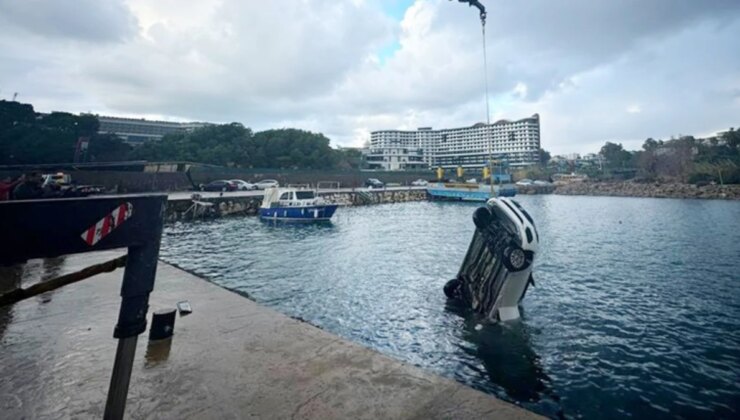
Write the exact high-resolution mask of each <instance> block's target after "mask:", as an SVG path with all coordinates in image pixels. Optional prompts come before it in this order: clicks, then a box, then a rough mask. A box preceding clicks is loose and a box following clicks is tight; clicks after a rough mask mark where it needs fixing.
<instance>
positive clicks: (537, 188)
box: [516, 184, 556, 195]
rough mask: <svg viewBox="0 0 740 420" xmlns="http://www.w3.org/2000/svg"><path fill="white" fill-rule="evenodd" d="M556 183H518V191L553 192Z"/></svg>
mask: <svg viewBox="0 0 740 420" xmlns="http://www.w3.org/2000/svg"><path fill="white" fill-rule="evenodd" d="M555 188H556V187H555V185H552V184H550V185H517V186H516V193H517V194H521V195H532V194H552V192H553V191H555Z"/></svg>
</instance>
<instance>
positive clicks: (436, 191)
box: [427, 186, 516, 202]
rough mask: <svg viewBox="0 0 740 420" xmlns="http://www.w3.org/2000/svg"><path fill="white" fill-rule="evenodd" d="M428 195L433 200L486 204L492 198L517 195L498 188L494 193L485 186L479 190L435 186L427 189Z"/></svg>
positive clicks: (509, 190)
mask: <svg viewBox="0 0 740 420" xmlns="http://www.w3.org/2000/svg"><path fill="white" fill-rule="evenodd" d="M427 193H428V194H429V197H430V198H431V199H432V200H444V201H475V202H486V201H488V200H489V199H490V198H491V197H513V196H515V195H516V189H514V188H508V187H504V188H502V187H498V186H496V187H494V191H493V193H492V192H491V190H490V188H489V187H485V186H484V187H480V188H477V189H476V188H450V187H444V186H433V187H427Z"/></svg>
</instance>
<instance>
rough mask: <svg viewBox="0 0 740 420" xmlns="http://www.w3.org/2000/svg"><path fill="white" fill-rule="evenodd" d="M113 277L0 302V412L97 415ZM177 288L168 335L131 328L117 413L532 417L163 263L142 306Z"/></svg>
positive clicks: (30, 270) (91, 258)
mask: <svg viewBox="0 0 740 420" xmlns="http://www.w3.org/2000/svg"><path fill="white" fill-rule="evenodd" d="M118 255H120V253H115V252H104V253H95V254H84V255H77V256H70V257H67V258H66V259H53V260H45V261H38V260H36V261H31V262H29V264H27V265H26V266H25V267H24V269H23V273H22V274H21V273H20V271H18V270H15V271H13V270H6V271H2V272H1V273H0V275H2V276H3V278H2V279H0V283H3V282H4V286H5V288H6V289H7V288H8V286H9V285H8V284H7V283H8V282H12V283H17V282H18V279H21V278H22V280H21V281H22V282H23V283H24V285H26V286H27V285H28V283H29V282H33V281H38V280H39V279H40V278H43V277H50V276H58V275H60V274H64V273H66V272H71V271H75V270H78V269H80V268H82V267H84V266H87V265H89V264H92V263H97V262H101V261H104V260H107V259H110V258H114V257H116V256H118ZM12 276H17V277H16V278H13V277H12ZM121 277H122V270H118V271H115V272H113V273H108V274H102V275H99V276H96V277H93V278H91V279H87V280H84V281H82V282H80V283H76V284H73V285H70V286H66V287H64V288H62V289H59V290H57V291H54V292H51V293H47V294H45V295H41V296H38V297H36V298H32V299H29V300H26V301H23V302H20V303H17V304H15V305H13V306H11V307H5V308H0V413H2V415H0V417H2V418H101V417H102V414H103V407H104V404H105V393H106V390H107V387H108V381H109V379H110V374H111V368H112V364H113V355H114V352H115V346H116V340H114V339H113V338H112V331H113V326H114V324H115V321H116V315H117V310H118V306H119V303H120V298H119V297H118V294H119V290H120V284H121ZM0 286H3V284H0ZM10 286H13V285H10ZM181 300H189V301H190V303H191V305H192V308H193V313H192V314H189V315H186V316H180V315H178V317H177V321H176V323H175V334H174V337H172V338H171V339H169V340H165V341H161V342H156V343H150V342H148V341H147V338H146V334H143V335H142V336H141V337H140V338H139V343H138V348H137V353H136V360H135V365H134V370H133V374H132V378H131V388H130V390H129V397H128V405H127V410H126V416H127V418H135V419H138V418H168V419H169V418H198V419H201V418H219V419H241V418H278V419H282V418H316V419H328V418H383V419H386V418H390V419H396V418H399V419H400V418H418V419H429V418H450V419H452V418H456V419H457V418H464V419H474V418H481V419H482V418H485V419H496V418H502V419H503V418H506V419H529V418H538V416H537V415H535V414H532V413H530V412H528V411H525V410H524V409H521V408H519V407H516V406H514V405H512V404H509V403H505V402H502V401H500V400H497V399H496V398H494V397H492V396H490V395H487V394H484V393H481V392H478V391H476V390H473V389H471V388H468V387H465V386H463V385H460V384H458V383H457V382H455V381H453V380H450V379H445V378H441V377H438V376H435V375H433V374H430V373H427V372H425V371H423V370H421V369H418V368H415V367H412V366H408V365H405V364H403V363H401V362H399V361H396V360H394V359H391V358H389V357H386V356H384V355H381V354H379V353H377V352H374V351H372V350H369V349H366V348H364V347H361V346H359V345H356V344H353V343H351V342H348V341H346V340H344V339H342V338H339V337H337V336H334V335H332V334H330V333H328V332H325V331H322V330H320V329H318V328H315V327H313V326H311V325H309V324H306V323H303V322H300V321H296V320H294V319H291V318H289V317H287V316H285V315H282V314H280V313H277V312H275V311H273V310H272V309H269V308H265V307H262V306H260V305H258V304H256V303H254V302H252V301H250V300H248V299H246V298H244V297H242V296H239V295H237V294H235V293H232V292H230V291H227V290H225V289H222V288H220V287H218V286H216V285H214V284H212V283H209V282H207V281H204V280H203V279H200V278H198V277H195V276H193V275H191V274H188V273H186V272H184V271H182V270H179V269H177V268H175V267H173V266H170V265H167V264H165V263H162V262H160V264H159V268H158V270H157V280H156V285H155V290H154V292H153V293H152V295H151V299H150V311H149V317H150V318H151V313H152V312H153V311H154V310H157V309H163V308H170V307H175V305H176V303H177V302H178V301H181Z"/></svg>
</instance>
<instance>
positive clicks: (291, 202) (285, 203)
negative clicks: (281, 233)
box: [260, 187, 337, 222]
mask: <svg viewBox="0 0 740 420" xmlns="http://www.w3.org/2000/svg"><path fill="white" fill-rule="evenodd" d="M336 210H337V205H336V204H327V203H324V201H323V200H322V199H321V198H320V197H319V196H318V195H317V194H316V191H315V190H312V189H304V188H293V187H288V188H268V189H266V190H265V196H264V198H263V199H262V205H261V206H260V218H261V219H263V220H276V221H277V220H281V221H292V222H321V221H328V220H331V217H332V216H333V215H334V212H335V211H336Z"/></svg>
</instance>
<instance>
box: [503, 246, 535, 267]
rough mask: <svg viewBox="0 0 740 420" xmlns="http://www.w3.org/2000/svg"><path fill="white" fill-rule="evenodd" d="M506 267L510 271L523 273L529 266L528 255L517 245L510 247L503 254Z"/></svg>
mask: <svg viewBox="0 0 740 420" xmlns="http://www.w3.org/2000/svg"><path fill="white" fill-rule="evenodd" d="M503 257H504V265H505V266H506V268H507V269H508V270H509V271H522V270H524V269H525V268H527V267H528V266H529V259H528V258H527V253H526V252H525V251H524V250H523V249H522V248H521V247H519V246H517V245H508V246H507V247H506V248H504V252H503Z"/></svg>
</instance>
